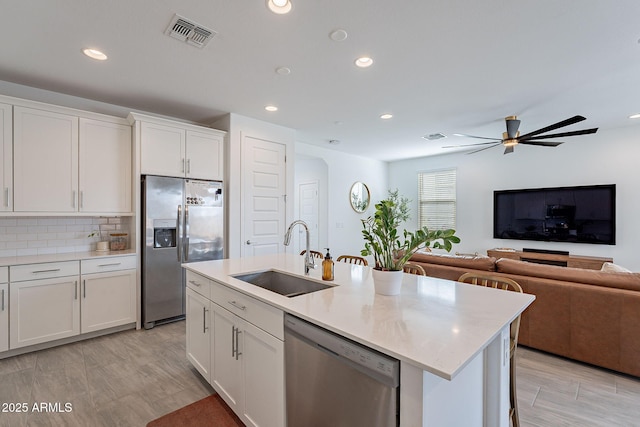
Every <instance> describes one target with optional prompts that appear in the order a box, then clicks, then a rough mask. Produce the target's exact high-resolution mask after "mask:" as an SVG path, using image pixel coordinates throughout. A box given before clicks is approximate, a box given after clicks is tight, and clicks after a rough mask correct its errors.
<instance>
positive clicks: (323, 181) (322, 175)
mask: <svg viewBox="0 0 640 427" xmlns="http://www.w3.org/2000/svg"><path fill="white" fill-rule="evenodd" d="M313 182H317V183H318V244H317V245H315V247H311V249H312V250H321V249H322V248H326V247H329V248H331V247H330V246H328V241H329V233H328V224H329V218H328V216H329V205H328V200H329V191H328V188H327V184H328V182H329V166H328V165H327V162H325V161H324V160H323V159H320V158H317V157H308V156H302V155H300V154H296V164H295V178H294V188H295V190H294V198H293V199H292V200H293V201H294V206H293V218H294V219H299V218H300V204H299V200H298V197H299V191H298V188H299V186H300V184H307V183H313ZM294 240H295V245H294V250H295V252H298V253H299V252H300V251H301V250H302V249H305V248H304V247H303V246H302V245H300V244H299V239H294Z"/></svg>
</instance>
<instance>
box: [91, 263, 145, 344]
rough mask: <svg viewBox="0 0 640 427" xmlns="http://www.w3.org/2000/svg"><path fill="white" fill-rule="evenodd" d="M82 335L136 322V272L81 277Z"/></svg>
mask: <svg viewBox="0 0 640 427" xmlns="http://www.w3.org/2000/svg"><path fill="white" fill-rule="evenodd" d="M81 305H82V310H81V314H80V332H81V333H83V334H84V333H87V332H93V331H99V330H101V329H107V328H113V327H115V326H121V325H126V324H127V323H134V322H135V321H136V271H135V270H125V271H117V272H111V273H94V274H86V275H85V274H83V275H82V299H81Z"/></svg>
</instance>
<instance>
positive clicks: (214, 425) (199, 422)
mask: <svg viewBox="0 0 640 427" xmlns="http://www.w3.org/2000/svg"><path fill="white" fill-rule="evenodd" d="M175 426H180V427H204V426H211V427H244V424H243V423H242V421H240V418H238V417H237V416H236V414H234V413H233V411H232V410H231V408H229V407H228V406H227V404H226V403H224V400H222V398H221V397H220V395H218V394H214V395H211V396H209V397H205V398H204V399H201V400H198V401H197V402H195V403H192V404H190V405H187V406H185V407H184V408H180V409H178V410H177V411H173V412H170V413H168V414H167V415H163V416H162V417H160V418H158V419H157V420H153V421H151V422H150V423H149V424H147V427H175Z"/></svg>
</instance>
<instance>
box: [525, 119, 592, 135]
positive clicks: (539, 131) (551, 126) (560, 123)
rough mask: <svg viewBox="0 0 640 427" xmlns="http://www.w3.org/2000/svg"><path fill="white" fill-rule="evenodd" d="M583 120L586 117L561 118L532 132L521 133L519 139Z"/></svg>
mask: <svg viewBox="0 0 640 427" xmlns="http://www.w3.org/2000/svg"><path fill="white" fill-rule="evenodd" d="M583 120H587V119H586V118H585V117H582V116H573V117H571V118H570V119H566V120H563V121H561V122H558V123H554V124H552V125H549V126H547V127H544V128H541V129H538V130H534V131H533V132H529V133H527V134H524V135H521V136H520V139H522V138H528V137H532V136H535V135H540V134H541V133H545V132H549V131H552V130H555V129H559V128H563V127H565V126H569V125H572V124H574V123H578V122H581V121H583Z"/></svg>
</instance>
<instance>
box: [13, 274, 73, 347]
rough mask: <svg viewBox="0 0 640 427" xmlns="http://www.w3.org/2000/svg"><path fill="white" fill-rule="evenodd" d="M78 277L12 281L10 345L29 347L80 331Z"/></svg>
mask: <svg viewBox="0 0 640 427" xmlns="http://www.w3.org/2000/svg"><path fill="white" fill-rule="evenodd" d="M78 288H79V283H78V277H77V276H75V277H60V278H55V279H42V280H30V281H26V282H17V283H10V285H9V289H10V293H9V306H10V307H11V311H10V313H9V320H10V323H9V347H10V348H11V349H14V348H20V347H26V346H29V345H33V344H39V343H42V342H47V341H53V340H57V339H60V338H66V337H70V336H74V335H78V334H79V333H80V292H79V289H78Z"/></svg>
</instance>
